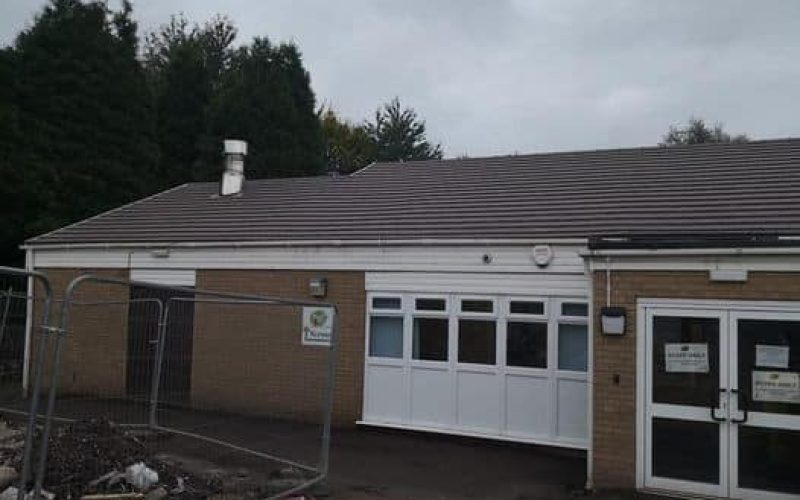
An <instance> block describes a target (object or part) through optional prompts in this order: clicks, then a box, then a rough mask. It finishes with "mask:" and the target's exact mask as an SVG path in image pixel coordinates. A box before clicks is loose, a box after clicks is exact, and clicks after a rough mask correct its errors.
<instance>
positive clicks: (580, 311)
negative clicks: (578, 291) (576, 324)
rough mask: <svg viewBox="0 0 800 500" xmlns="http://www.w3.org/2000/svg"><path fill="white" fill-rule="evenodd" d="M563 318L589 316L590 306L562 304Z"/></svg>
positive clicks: (573, 303) (574, 303)
mask: <svg viewBox="0 0 800 500" xmlns="http://www.w3.org/2000/svg"><path fill="white" fill-rule="evenodd" d="M561 315H562V316H588V315H589V304H584V303H582V302H564V303H563V304H561Z"/></svg>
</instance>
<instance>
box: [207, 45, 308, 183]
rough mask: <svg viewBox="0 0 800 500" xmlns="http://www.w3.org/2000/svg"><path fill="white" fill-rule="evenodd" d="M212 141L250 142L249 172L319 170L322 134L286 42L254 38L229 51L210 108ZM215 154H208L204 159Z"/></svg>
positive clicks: (304, 78)
mask: <svg viewBox="0 0 800 500" xmlns="http://www.w3.org/2000/svg"><path fill="white" fill-rule="evenodd" d="M209 119H210V125H211V134H212V138H213V143H215V144H219V143H220V142H221V140H222V139H223V138H224V137H235V138H238V139H243V140H245V141H247V142H248V143H249V144H250V148H249V154H248V157H247V172H248V176H250V177H256V178H260V177H287V176H297V175H317V174H320V173H322V172H323V161H322V160H323V155H322V134H321V128H320V122H319V119H318V117H317V114H316V112H315V98H314V93H313V91H312V90H311V85H310V77H309V75H308V72H307V71H306V70H305V69H304V68H303V64H302V59H301V57H300V52H299V51H298V49H297V47H295V46H294V45H292V44H280V45H273V44H272V43H270V41H269V40H267V39H266V38H256V39H255V40H253V43H252V44H251V45H249V46H243V47H240V48H239V49H238V50H236V51H235V52H234V53H233V54H232V56H231V62H230V68H229V70H228V71H226V72H224V74H223V75H222V78H221V80H220V86H219V90H218V92H217V93H216V95H215V97H214V101H213V102H212V105H211V110H210V118H209ZM217 158H219V155H218V154H212V155H211V157H210V158H209V160H211V159H217Z"/></svg>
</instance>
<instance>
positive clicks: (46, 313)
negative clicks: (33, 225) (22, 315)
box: [0, 266, 53, 500]
mask: <svg viewBox="0 0 800 500" xmlns="http://www.w3.org/2000/svg"><path fill="white" fill-rule="evenodd" d="M0 274H8V275H11V276H20V277H27V278H33V279H34V281H36V280H38V281H39V283H41V285H42V287H43V288H44V300H43V302H42V323H41V325H40V326H41V329H42V338H41V341H40V342H39V349H38V350H37V357H36V367H35V369H34V376H33V391H32V393H31V402H30V406H29V410H28V428H27V432H26V433H25V445H24V448H23V452H22V471H20V476H19V484H18V486H19V488H18V491H17V500H24V498H25V489H26V487H27V482H28V476H29V475H30V466H31V455H32V453H33V435H34V432H35V430H36V414H37V412H38V411H39V408H38V406H39V392H40V391H41V378H42V373H41V372H42V367H43V366H44V356H45V353H46V352H47V349H46V348H47V344H48V343H49V342H48V334H49V333H50V328H49V326H48V323H49V321H50V306H51V304H52V301H53V287H52V286H51V285H50V280H49V279H48V278H47V276H45V275H44V274H42V273H39V272H36V271H31V270H27V269H16V268H13V267H4V266H0ZM32 293H33V291H30V292H29V293H26V300H30V299H29V298H28V296H29V295H32ZM7 300H8V301H10V296H9V297H8V298H7ZM4 321H5V320H4ZM31 336H33V331H32V330H31Z"/></svg>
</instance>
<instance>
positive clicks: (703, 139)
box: [662, 117, 750, 146]
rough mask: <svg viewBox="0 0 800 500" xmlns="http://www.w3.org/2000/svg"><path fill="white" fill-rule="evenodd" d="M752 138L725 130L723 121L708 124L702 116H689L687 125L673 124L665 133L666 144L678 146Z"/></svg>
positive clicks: (664, 140)
mask: <svg viewBox="0 0 800 500" xmlns="http://www.w3.org/2000/svg"><path fill="white" fill-rule="evenodd" d="M749 140H750V139H749V138H748V137H747V136H746V135H744V134H739V135H734V136H732V135H730V134H729V133H727V132H725V130H724V129H723V126H722V124H721V123H714V124H713V125H708V124H707V123H706V122H705V120H703V119H702V118H695V117H692V118H689V122H688V123H687V124H686V125H672V126H670V127H669V131H668V132H667V133H666V135H664V137H663V142H662V144H664V145H665V146H677V145H682V144H703V143H714V142H733V143H741V142H748V141H749Z"/></svg>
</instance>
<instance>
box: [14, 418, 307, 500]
mask: <svg viewBox="0 0 800 500" xmlns="http://www.w3.org/2000/svg"><path fill="white" fill-rule="evenodd" d="M24 439H25V433H24V432H23V431H21V430H20V427H15V426H14V425H13V424H11V423H9V422H7V421H4V420H2V418H0V500H16V497H17V493H18V490H17V488H16V486H18V485H17V484H15V481H16V480H17V479H18V473H17V471H18V470H20V469H21V466H22V448H23V446H24ZM181 439H185V438H179V437H175V436H174V435H171V434H166V433H163V432H158V433H156V432H151V431H148V430H141V429H137V430H135V431H134V430H131V429H130V428H126V427H124V426H119V425H116V424H115V423H114V422H112V421H110V420H108V419H101V418H92V419H87V420H81V421H77V422H74V423H71V424H59V425H57V426H54V427H53V430H52V432H51V434H50V438H49V439H48V444H47V450H48V460H47V464H46V467H45V475H44V487H45V489H46V490H47V492H44V491H43V492H42V493H43V498H48V499H59V500H61V499H65V500H79V499H80V500H126V499H142V500H167V499H191V500H194V499H211V498H218V499H223V498H224V499H225V500H232V499H242V500H251V499H258V498H265V497H267V496H271V495H275V494H279V493H280V492H281V491H287V490H291V489H293V488H296V487H297V486H299V485H301V484H303V483H304V482H306V481H308V479H309V478H310V473H309V472H308V471H305V470H301V469H297V468H293V467H287V468H282V469H273V470H272V471H271V472H270V471H269V469H268V470H266V471H263V470H260V471H252V470H249V469H242V468H237V469H229V468H225V467H222V466H221V464H219V463H215V462H214V461H213V459H212V460H207V459H206V457H203V458H199V457H197V456H194V455H192V454H191V452H188V453H187V452H186V451H185V450H187V449H189V450H191V449H192V446H188V447H187V443H186V442H185V441H183V442H182V441H180V440H181ZM40 441H41V428H37V429H36V430H35V432H34V449H39V447H40ZM192 444H193V443H192ZM165 450H170V451H173V450H177V451H181V450H184V453H186V454H184V455H181V454H180V453H165ZM12 484H13V485H14V486H12ZM27 486H28V488H31V487H32V483H29V484H28V485H27ZM29 497H30V498H31V500H33V499H32V493H28V494H27V495H26V499H27V498H29ZM293 498H302V497H301V496H300V497H297V496H296V497H293ZM305 498H310V497H307V496H306V497H305Z"/></svg>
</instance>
